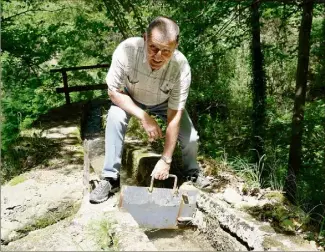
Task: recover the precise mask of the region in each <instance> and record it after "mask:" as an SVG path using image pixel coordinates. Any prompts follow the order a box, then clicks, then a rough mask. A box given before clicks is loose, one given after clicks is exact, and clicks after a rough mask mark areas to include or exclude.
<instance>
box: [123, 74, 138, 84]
mask: <svg viewBox="0 0 325 252" xmlns="http://www.w3.org/2000/svg"><path fill="white" fill-rule="evenodd" d="M126 81H127V83H128V84H129V85H135V84H137V83H139V80H137V79H136V78H132V77H130V76H129V75H127V76H126Z"/></svg>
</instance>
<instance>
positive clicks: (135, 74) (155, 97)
mask: <svg viewBox="0 0 325 252" xmlns="http://www.w3.org/2000/svg"><path fill="white" fill-rule="evenodd" d="M144 44H145V43H144V40H143V38H140V37H133V38H129V39H126V40H125V41H123V42H122V43H121V44H119V46H118V47H117V48H116V50H115V52H114V54H113V57H112V63H111V66H110V68H109V71H108V73H107V76H106V82H107V85H108V89H109V90H111V91H113V90H115V91H116V90H124V88H127V91H128V93H129V94H130V96H132V98H133V99H135V100H136V101H137V102H139V103H142V104H145V105H147V106H153V105H158V104H161V103H163V102H165V101H167V100H168V108H170V109H174V110H183V109H184V108H185V103H186V99H187V96H188V93H189V87H190V84H191V69H190V66H189V64H188V62H187V59H186V58H185V56H184V55H183V54H182V53H181V52H180V51H178V50H175V52H174V54H173V56H172V57H171V59H170V60H169V62H167V63H165V64H164V65H163V66H162V67H161V68H160V69H159V70H154V71H152V69H151V68H150V66H149V63H148V62H147V57H146V48H145V45H144Z"/></svg>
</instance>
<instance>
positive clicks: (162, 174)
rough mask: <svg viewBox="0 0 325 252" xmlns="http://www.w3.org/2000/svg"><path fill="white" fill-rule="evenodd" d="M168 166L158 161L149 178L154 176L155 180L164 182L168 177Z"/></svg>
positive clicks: (160, 160)
mask: <svg viewBox="0 0 325 252" xmlns="http://www.w3.org/2000/svg"><path fill="white" fill-rule="evenodd" d="M169 170H170V165H169V164H166V163H165V161H163V160H162V159H159V161H158V162H157V164H156V165H155V168H154V169H153V171H152V173H151V176H154V177H155V179H158V180H165V179H167V178H168V176H169Z"/></svg>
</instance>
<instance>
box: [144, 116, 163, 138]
mask: <svg viewBox="0 0 325 252" xmlns="http://www.w3.org/2000/svg"><path fill="white" fill-rule="evenodd" d="M141 124H142V127H143V128H144V130H145V131H146V132H147V134H148V137H149V141H150V142H151V141H154V140H156V139H158V138H162V137H163V136H162V131H161V129H160V127H159V125H158V123H157V122H156V121H155V119H153V118H152V117H151V116H150V115H148V114H147V113H146V114H145V116H144V118H143V119H142V120H141Z"/></svg>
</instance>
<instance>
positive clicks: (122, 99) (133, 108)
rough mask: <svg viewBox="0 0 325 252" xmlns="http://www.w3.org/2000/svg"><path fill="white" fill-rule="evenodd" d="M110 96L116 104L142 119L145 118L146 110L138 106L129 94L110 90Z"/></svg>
mask: <svg viewBox="0 0 325 252" xmlns="http://www.w3.org/2000/svg"><path fill="white" fill-rule="evenodd" d="M109 96H110V98H111V100H112V102H113V103H114V104H115V105H117V106H119V107H120V108H121V109H123V110H124V111H126V112H127V113H129V114H131V115H133V116H135V117H137V118H138V119H140V120H143V119H144V117H145V115H146V112H145V111H144V110H143V109H141V108H140V107H138V106H137V105H136V104H135V103H134V102H133V101H132V99H131V98H130V97H129V96H128V95H126V94H123V93H119V92H109Z"/></svg>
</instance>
